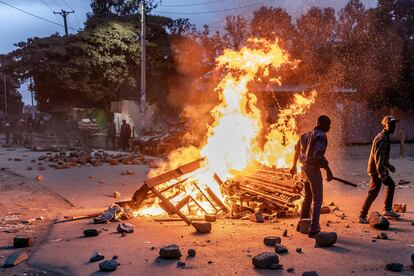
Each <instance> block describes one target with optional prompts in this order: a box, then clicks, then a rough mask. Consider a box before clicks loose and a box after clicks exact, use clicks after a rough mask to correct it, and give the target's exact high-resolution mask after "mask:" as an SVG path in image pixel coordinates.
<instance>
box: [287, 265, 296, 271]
mask: <svg viewBox="0 0 414 276" xmlns="http://www.w3.org/2000/svg"><path fill="white" fill-rule="evenodd" d="M286 271H287V272H294V271H295V268H293V267H291V266H290V267H288V268H287V269H286Z"/></svg>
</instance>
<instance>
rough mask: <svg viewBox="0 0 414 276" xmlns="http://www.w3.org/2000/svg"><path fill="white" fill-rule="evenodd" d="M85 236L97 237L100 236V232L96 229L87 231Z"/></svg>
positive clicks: (84, 233)
mask: <svg viewBox="0 0 414 276" xmlns="http://www.w3.org/2000/svg"><path fill="white" fill-rule="evenodd" d="M83 235H85V237H96V236H98V235H99V231H98V230H97V229H95V228H90V229H85V230H84V231H83Z"/></svg>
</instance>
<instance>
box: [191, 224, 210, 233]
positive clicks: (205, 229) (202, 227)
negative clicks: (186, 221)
mask: <svg viewBox="0 0 414 276" xmlns="http://www.w3.org/2000/svg"><path fill="white" fill-rule="evenodd" d="M191 225H192V226H193V227H194V228H195V229H196V231H197V232H198V233H210V232H211V223H210V222H193V223H191Z"/></svg>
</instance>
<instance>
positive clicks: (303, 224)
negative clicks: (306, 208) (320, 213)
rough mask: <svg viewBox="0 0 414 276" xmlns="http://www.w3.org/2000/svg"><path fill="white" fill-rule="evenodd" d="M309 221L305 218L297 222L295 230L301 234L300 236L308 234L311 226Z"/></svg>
mask: <svg viewBox="0 0 414 276" xmlns="http://www.w3.org/2000/svg"><path fill="white" fill-rule="evenodd" d="M311 222H312V221H311V219H310V218H305V219H301V220H299V223H298V228H297V230H298V231H299V232H300V233H302V234H308V233H309V227H310V225H311Z"/></svg>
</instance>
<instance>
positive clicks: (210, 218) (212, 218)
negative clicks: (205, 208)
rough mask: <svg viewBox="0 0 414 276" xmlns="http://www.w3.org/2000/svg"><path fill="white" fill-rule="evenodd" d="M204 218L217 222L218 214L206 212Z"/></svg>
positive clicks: (207, 220)
mask: <svg viewBox="0 0 414 276" xmlns="http://www.w3.org/2000/svg"><path fill="white" fill-rule="evenodd" d="M204 220H205V221H206V222H215V221H216V220H217V217H216V215H211V214H205V215H204Z"/></svg>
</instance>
